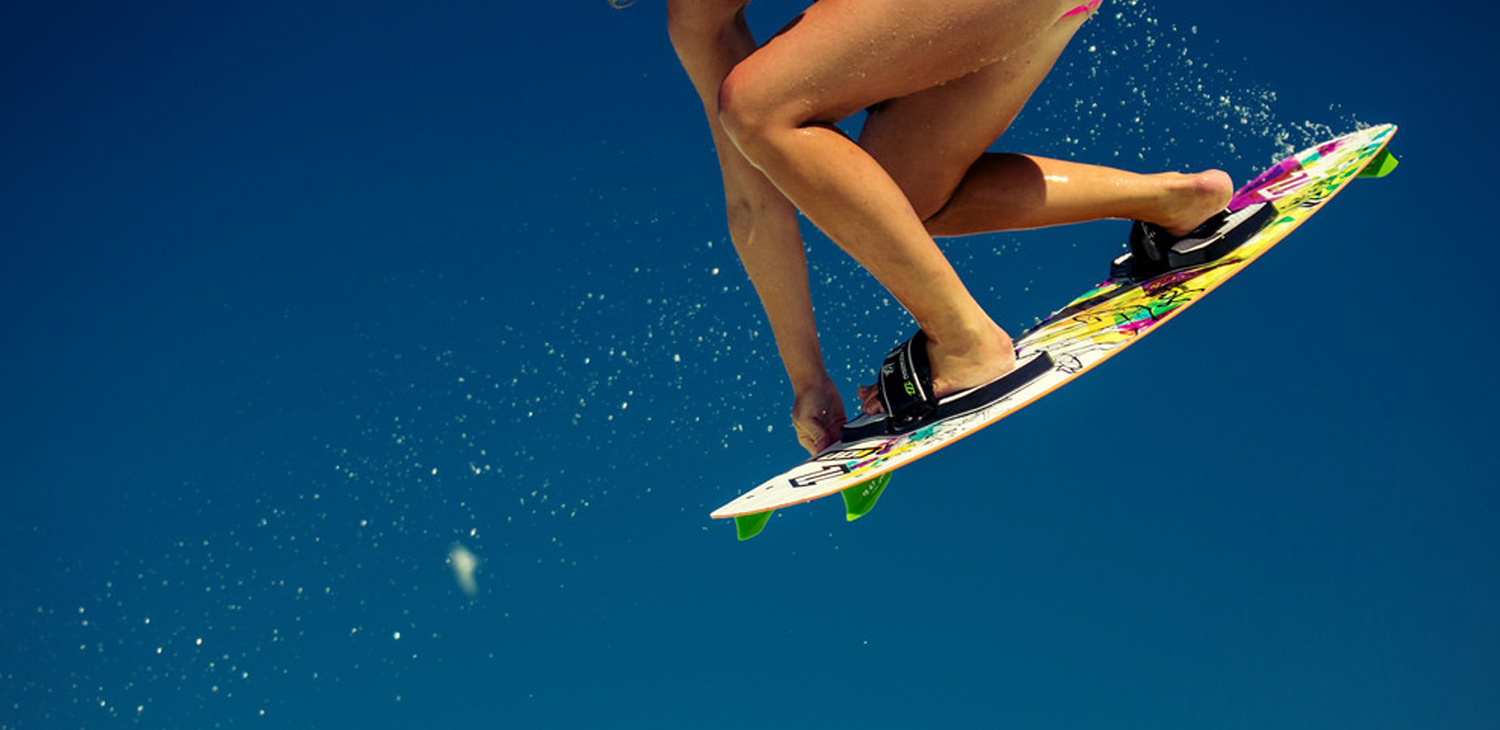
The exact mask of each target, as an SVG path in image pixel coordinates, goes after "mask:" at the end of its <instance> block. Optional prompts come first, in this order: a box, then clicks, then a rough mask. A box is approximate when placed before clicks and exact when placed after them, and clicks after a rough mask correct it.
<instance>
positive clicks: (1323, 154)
mask: <svg viewBox="0 0 1500 730" xmlns="http://www.w3.org/2000/svg"><path fill="white" fill-rule="evenodd" d="M1395 133H1396V127H1395V125H1390V124H1385V125H1380V126H1375V127H1369V128H1366V129H1362V130H1359V131H1357V132H1353V133H1351V134H1346V135H1344V136H1342V137H1338V138H1337V139H1333V140H1329V141H1327V142H1324V143H1322V144H1319V145H1316V146H1313V147H1310V148H1308V149H1306V150H1303V151H1301V152H1299V153H1297V154H1295V155H1293V156H1291V157H1288V158H1286V159H1285V160H1282V161H1281V162H1279V163H1277V164H1276V165H1274V166H1272V167H1271V168H1270V169H1268V170H1266V171H1265V172H1263V173H1261V174H1260V175H1259V176H1258V177H1256V178H1255V179H1254V180H1252V181H1250V182H1249V183H1247V184H1246V185H1245V186H1244V187H1243V188H1241V189H1239V190H1238V191H1236V192H1235V194H1234V197H1233V198H1232V199H1231V200H1230V203H1229V213H1230V215H1234V214H1235V213H1236V212H1239V211H1249V210H1250V209H1251V208H1253V207H1259V210H1257V215H1255V219H1254V221H1253V222H1252V223H1247V224H1246V225H1252V226H1255V227H1254V228H1253V229H1252V230H1251V231H1247V232H1246V233H1248V236H1247V237H1245V238H1243V239H1242V241H1243V242H1241V243H1239V245H1238V246H1236V247H1235V248H1233V249H1232V250H1230V251H1228V252H1226V253H1224V254H1223V255H1222V256H1219V257H1217V258H1214V259H1213V260H1211V261H1207V262H1204V263H1201V264H1198V265H1194V266H1188V267H1185V268H1178V269H1176V270H1173V271H1169V272H1167V273H1165V274H1162V275H1160V276H1156V277H1154V278H1150V279H1147V280H1145V281H1136V280H1135V279H1134V278H1132V277H1130V276H1128V275H1125V274H1124V273H1121V270H1120V269H1119V268H1118V267H1117V268H1116V269H1114V270H1112V272H1111V278H1110V279H1107V280H1105V281H1104V282H1102V283H1100V284H1099V285H1097V286H1095V287H1094V288H1092V289H1090V290H1088V291H1086V292H1084V293H1083V294H1082V295H1080V296H1078V297H1077V298H1075V299H1074V300H1073V301H1071V302H1069V303H1068V304H1067V305H1066V306H1064V307H1063V308H1062V309H1059V310H1057V311H1056V312H1054V313H1053V314H1052V315H1051V316H1050V317H1048V318H1047V319H1046V320H1044V321H1042V322H1041V323H1040V324H1038V325H1037V326H1035V327H1033V328H1031V329H1030V330H1027V332H1026V333H1025V334H1023V335H1022V336H1021V337H1020V338H1019V339H1017V340H1016V341H1015V345H1016V361H1017V362H1018V363H1041V364H1043V365H1044V367H1045V372H1041V373H1040V374H1039V375H1036V376H1035V377H1032V378H1031V379H1030V380H1029V381H1028V382H1026V383H1025V384H1024V385H1023V386H1021V387H1019V388H1016V389H1014V390H1013V391H1011V392H1009V393H1008V394H1007V395H1005V396H1004V397H1002V398H1000V399H999V400H996V401H995V402H993V403H990V404H989V405H987V406H985V407H983V408H981V409H979V410H976V411H973V412H969V413H964V414H960V415H956V416H952V417H950V418H944V419H940V420H937V421H934V422H932V423H929V424H927V425H925V426H922V427H921V428H917V429H915V430H912V431H909V432H906V433H900V434H894V435H886V434H880V435H874V436H866V437H863V438H859V439H857V440H854V441H852V442H844V441H840V442H838V443H836V444H834V445H832V446H829V447H828V448H826V449H824V450H823V451H822V452H820V453H818V454H817V455H815V456H813V457H812V458H809V459H808V460H806V461H804V462H802V463H801V464H799V465H797V466H796V467H794V468H792V469H791V470H789V471H787V472H785V473H783V474H780V475H777V476H775V477H773V478H771V479H769V480H767V481H765V482H764V483H762V484H761V485H760V486H758V487H756V488H754V489H752V490H750V491H748V492H745V493H744V494H742V495H740V496H739V497H737V498H735V499H734V500H733V501H731V502H729V503H728V504H725V505H724V506H723V507H720V508H719V509H717V510H714V512H713V513H712V514H711V515H710V516H711V517H714V518H717V519H722V518H734V520H735V526H736V529H737V532H738V534H739V537H740V539H741V540H747V539H749V538H751V537H754V536H755V535H757V534H759V533H760V531H761V530H762V529H764V527H765V525H766V522H767V520H769V519H770V517H771V514H772V512H773V511H774V510H777V509H780V508H782V507H788V506H791V505H794V504H799V503H802V502H807V501H811V500H814V499H818V498H821V497H827V496H831V495H833V494H842V495H843V497H844V506H845V515H846V517H847V519H849V520H854V519H857V518H859V517H861V516H863V515H865V514H866V513H868V512H869V511H870V509H871V508H873V507H874V506H875V502H876V500H878V499H879V498H880V495H881V494H882V493H883V492H884V490H885V488H886V485H887V484H888V483H889V481H890V477H891V472H892V471H894V470H895V469H898V468H900V467H902V466H905V465H907V464H910V463H911V462H913V461H916V460H918V459H921V458H923V457H925V456H929V455H931V454H933V453H934V452H936V451H937V450H939V449H941V448H943V447H945V446H949V445H951V444H953V443H956V442H957V441H959V440H960V439H963V438H964V437H966V436H969V435H972V434H974V433H976V432H978V431H979V430H980V429H982V428H984V427H986V426H988V425H990V424H993V423H995V422H996V421H999V420H1000V419H1002V418H1004V417H1006V416H1008V415H1010V414H1012V413H1015V412H1016V411H1019V410H1021V409H1022V408H1024V407H1026V406H1027V405H1030V404H1031V403H1033V402H1035V401H1036V400H1037V399H1039V398H1041V397H1042V396H1044V395H1047V394H1048V393H1050V392H1052V391H1053V390H1056V389H1057V388H1060V387H1062V386H1063V385H1065V384H1067V383H1068V382H1070V381H1072V380H1073V379H1074V378H1076V377H1078V376H1080V375H1082V374H1083V373H1085V372H1087V371H1089V370H1090V369H1092V368H1094V367H1095V366H1097V365H1099V364H1100V363H1102V362H1104V361H1105V360H1107V359H1109V358H1110V357H1113V356H1114V355H1116V354H1118V353H1119V352H1120V351H1122V350H1124V349H1125V348H1127V347H1129V346H1131V345H1133V344H1135V343H1136V342H1138V341H1140V339H1141V338H1142V337H1145V336H1146V335H1147V334H1150V333H1151V332H1153V331H1155V330H1156V328H1157V327H1160V326H1161V325H1162V324H1163V323H1164V322H1166V321H1167V320H1169V319H1171V318H1173V317H1175V316H1177V314H1179V313H1181V312H1182V311H1183V310H1185V309H1187V308H1188V307H1189V306H1191V305H1192V304H1194V303H1195V302H1197V301H1198V300H1200V299H1202V298H1203V296H1204V295H1205V294H1207V293H1208V292H1210V291H1212V290H1213V289H1214V288H1216V287H1218V286H1219V285H1221V284H1223V283H1224V282H1225V281H1228V280H1229V278H1230V277H1232V276H1234V275H1235V274H1237V273H1239V272H1240V271H1241V270H1242V269H1244V268H1245V267H1246V266H1248V265H1249V264H1250V262H1251V261H1254V260H1255V259H1257V258H1259V257H1260V256H1261V255H1262V254H1264V253H1265V252H1266V251H1268V250H1270V248H1271V247H1272V246H1275V245H1276V244H1277V243H1279V242H1280V241H1281V240H1282V239H1283V238H1285V237H1286V235H1287V234H1289V233H1291V232H1292V231H1293V230H1294V229H1296V228H1297V226H1299V225H1301V224H1302V222H1303V221H1306V220H1307V219H1308V218H1309V217H1311V216H1312V214H1313V213H1316V212H1317V211H1318V210H1319V209H1320V208H1322V207H1323V205H1324V204H1325V203H1327V202H1328V201H1329V200H1330V199H1331V198H1333V196H1334V195H1336V194H1338V192H1339V191H1341V190H1343V189H1344V186H1345V185H1347V184H1348V183H1349V181H1351V180H1353V179H1354V178H1356V177H1384V176H1385V175H1387V174H1389V173H1390V172H1391V170H1393V169H1394V168H1395V166H1396V158H1395V157H1394V156H1392V155H1391V154H1390V152H1389V151H1387V150H1386V144H1387V143H1388V142H1389V141H1390V139H1391V136H1392V135H1394V134H1395ZM1267 208H1269V210H1267ZM1262 213H1264V214H1262ZM1032 367H1036V365H1033V366H1032ZM866 418H868V417H866V416H861V417H860V418H859V419H855V420H854V421H851V422H850V423H849V424H847V425H846V426H845V429H846V433H847V432H849V431H856V432H858V431H861V430H863V431H864V432H865V433H868V432H869V431H870V429H859V428H857V426H859V425H861V423H862V422H863V421H864V420H865V419H866Z"/></svg>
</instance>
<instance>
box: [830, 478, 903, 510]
mask: <svg viewBox="0 0 1500 730" xmlns="http://www.w3.org/2000/svg"><path fill="white" fill-rule="evenodd" d="M890 481H891V473H890V472H886V473H884V474H881V475H880V476H878V477H875V478H874V479H871V480H869V481H865V482H860V483H859V484H856V485H854V486H852V487H849V488H848V489H845V490H844V491H842V492H839V494H842V495H844V518H845V519H847V520H849V521H850V522H853V521H855V520H857V519H859V518H861V517H864V516H865V515H867V514H869V512H870V510H872V509H874V508H875V502H876V501H878V500H879V499H880V493H881V492H884V491H885V485H886V484H889V483H890Z"/></svg>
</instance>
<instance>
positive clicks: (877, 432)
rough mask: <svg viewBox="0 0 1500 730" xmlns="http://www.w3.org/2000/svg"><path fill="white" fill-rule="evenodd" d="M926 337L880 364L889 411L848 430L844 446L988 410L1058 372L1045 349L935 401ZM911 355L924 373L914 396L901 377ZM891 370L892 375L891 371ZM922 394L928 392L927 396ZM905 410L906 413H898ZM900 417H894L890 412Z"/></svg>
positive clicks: (913, 363) (864, 418)
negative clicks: (999, 373)
mask: <svg viewBox="0 0 1500 730" xmlns="http://www.w3.org/2000/svg"><path fill="white" fill-rule="evenodd" d="M919 339H920V340H921V342H920V344H921V346H922V347H921V354H920V355H918V354H916V353H914V352H911V353H908V351H910V350H912V349H913V347H912V346H911V345H912V343H914V342H917V341H918V340H919ZM926 340H927V338H926V336H925V335H922V334H921V333H918V334H917V336H913V337H912V339H911V340H908V341H907V342H905V343H902V345H901V346H900V347H897V348H896V349H894V350H892V351H891V353H890V354H889V355H886V359H885V362H884V363H882V364H881V366H880V401H881V403H882V404H883V405H885V407H886V408H887V410H886V413H885V414H881V415H877V416H861V417H860V418H857V419H855V420H854V421H851V422H850V423H849V424H847V425H845V426H844V431H843V435H842V437H841V438H840V439H839V440H840V441H842V442H843V443H846V444H852V443H855V442H856V441H862V440H864V439H868V438H876V437H889V436H894V435H899V434H903V433H909V432H911V431H915V430H917V429H919V428H922V427H923V426H927V425H929V424H932V423H936V422H938V421H941V420H943V419H946V418H952V417H954V416H961V415H964V414H966V413H973V412H974V411H977V410H980V409H982V408H985V407H988V406H990V405H992V404H994V403H996V402H998V401H1000V400H1002V399H1004V398H1007V397H1009V396H1010V395H1011V394H1012V393H1015V392H1016V391H1018V390H1020V389H1021V388H1023V387H1025V386H1026V385H1029V384H1030V383H1031V382H1032V381H1034V380H1036V379H1037V378H1040V377H1041V376H1043V375H1045V374H1046V373H1047V372H1048V371H1050V370H1052V367H1053V362H1052V356H1051V355H1048V354H1047V352H1046V351H1045V350H1043V351H1040V352H1037V354H1036V355H1035V356H1033V357H1031V358H1030V359H1028V360H1026V361H1024V362H1021V363H1018V364H1017V366H1016V368H1015V369H1014V370H1012V371H1010V372H1008V373H1006V374H1004V375H1002V376H1000V377H998V378H996V379H994V380H992V381H990V382H988V383H985V384H984V385H981V386H979V387H977V388H972V389H970V390H966V391H963V392H960V393H954V394H952V395H949V396H944V397H943V398H940V399H939V398H934V397H932V396H931V395H930V394H931V393H932V392H933V391H932V369H931V367H930V365H929V363H928V360H927V356H926ZM908 356H909V357H910V358H911V359H910V360H909V361H908V365H910V366H913V367H912V369H911V370H910V371H909V372H913V373H916V374H918V375H919V376H920V377H918V378H917V382H916V383H915V384H914V386H913V389H914V391H915V392H914V393H912V394H910V395H908V393H907V391H906V387H905V386H906V383H907V381H906V380H905V379H904V378H902V377H901V362H902V358H904V357H908ZM888 367H891V368H892V370H891V371H890V373H889V374H888V373H887V368H888ZM917 394H928V395H927V397H925V398H921V397H918V395H917ZM895 408H905V409H906V410H904V411H897V410H894V409H895ZM892 413H896V414H898V415H896V416H894V417H893V416H891V415H888V414H892Z"/></svg>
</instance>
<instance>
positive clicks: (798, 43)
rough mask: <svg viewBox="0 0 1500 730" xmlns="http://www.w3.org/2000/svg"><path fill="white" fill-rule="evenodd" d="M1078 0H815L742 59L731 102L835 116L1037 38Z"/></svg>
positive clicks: (769, 118)
mask: <svg viewBox="0 0 1500 730" xmlns="http://www.w3.org/2000/svg"><path fill="white" fill-rule="evenodd" d="M1076 4H1077V0H1071V2H1070V1H1069V0H924V2H920V3H914V2H912V1H911V0H818V2H815V3H814V4H813V5H812V7H810V8H808V9H807V11H806V12H805V13H803V14H802V16H800V17H799V18H798V20H797V21H795V23H794V24H793V25H792V26H790V27H788V28H787V29H785V30H784V31H783V32H782V33H780V34H779V35H777V36H776V37H775V38H773V39H771V40H770V41H769V42H767V43H766V44H765V45H764V46H762V47H761V48H760V49H758V50H756V51H755V52H754V53H752V54H751V55H750V56H749V57H748V58H746V59H745V60H744V61H741V62H740V63H739V64H738V65H737V66H736V67H735V69H734V71H733V72H731V73H730V75H729V77H728V78H727V79H726V80H725V82H724V87H723V89H721V96H722V97H723V101H724V103H725V105H726V106H727V105H729V104H730V99H731V98H732V99H733V103H734V104H735V105H736V106H738V107H741V109H740V110H738V111H740V112H743V111H744V110H745V109H749V110H751V112H752V116H754V117H755V118H756V119H757V121H764V122H768V123H772V124H777V125H784V124H792V125H803V124H807V123H812V122H826V123H832V122H836V121H838V120H839V119H842V118H844V117H846V116H849V115H850V114H853V113H854V112H856V111H858V110H860V109H863V108H865V107H868V106H870V105H871V104H874V103H876V102H879V101H884V100H886V99H893V98H897V97H904V96H909V95H911V94H915V93H917V92H919V91H922V90H924V89H931V88H933V87H936V86H939V85H941V84H944V83H947V82H950V81H953V80H955V79H959V78H962V77H964V76H967V75H969V74H971V73H973V72H974V71H976V70H979V69H982V68H985V67H987V66H990V65H992V64H994V63H996V62H997V61H999V60H1001V59H1004V58H1006V57H1008V56H1011V55H1012V54H1014V53H1015V52H1016V51H1017V50H1019V49H1021V48H1025V47H1027V46H1029V45H1031V44H1032V43H1033V41H1035V40H1036V38H1037V37H1039V36H1040V35H1042V34H1043V33H1044V32H1045V31H1047V30H1048V29H1049V28H1051V27H1052V26H1054V25H1056V23H1057V22H1058V20H1057V19H1058V17H1059V16H1061V15H1062V14H1063V13H1065V12H1067V11H1068V10H1069V9H1070V8H1071V7H1072V6H1074V5H1076Z"/></svg>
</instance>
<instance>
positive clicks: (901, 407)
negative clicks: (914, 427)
mask: <svg viewBox="0 0 1500 730" xmlns="http://www.w3.org/2000/svg"><path fill="white" fill-rule="evenodd" d="M879 382H880V403H881V405H884V406H885V412H886V421H887V422H888V423H890V424H891V425H892V426H893V427H895V428H900V427H902V426H905V425H910V424H916V423H920V422H923V421H925V420H927V419H929V418H930V417H931V416H932V414H933V413H935V412H936V411H937V405H938V401H937V397H936V396H935V395H934V394H933V392H932V363H931V362H930V361H929V360H928V358H927V333H926V332H923V331H922V330H917V333H916V334H914V335H912V336H911V338H910V339H908V340H907V341H905V342H903V343H901V344H899V345H897V346H896V347H895V349H893V350H891V351H890V352H889V353H887V354H886V356H885V360H884V361H883V362H881V363H880V381H879Z"/></svg>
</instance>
